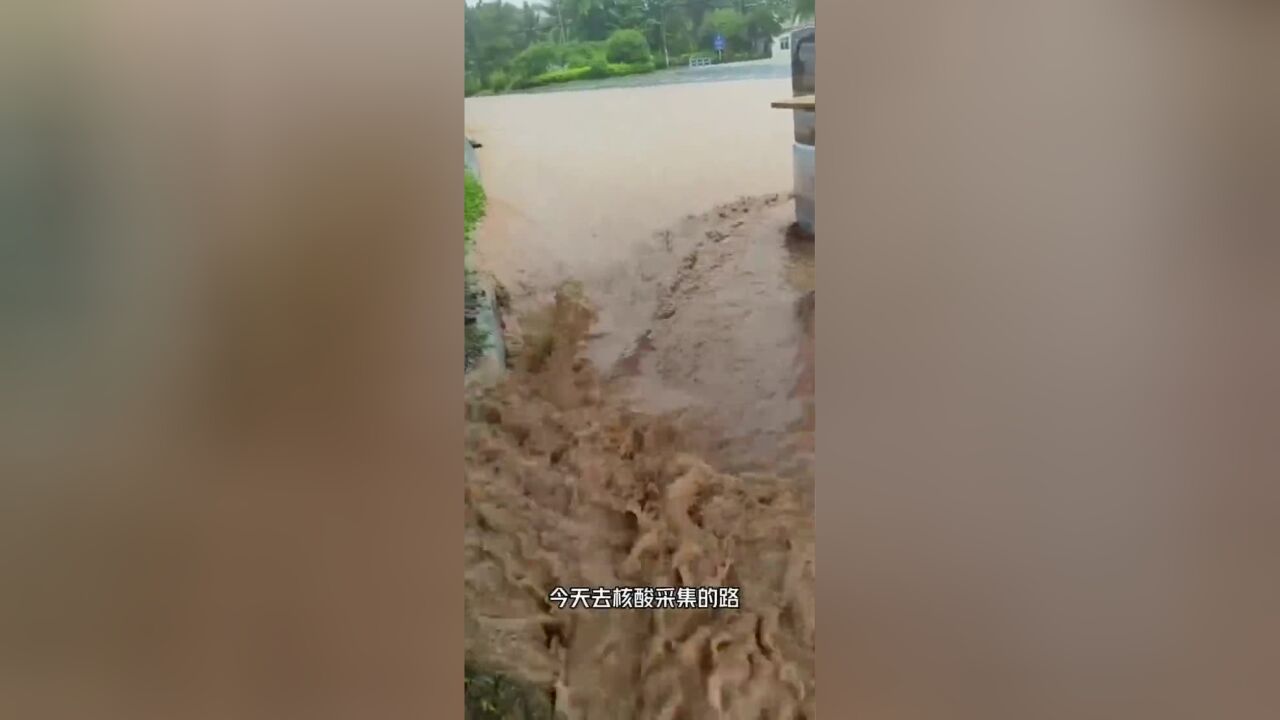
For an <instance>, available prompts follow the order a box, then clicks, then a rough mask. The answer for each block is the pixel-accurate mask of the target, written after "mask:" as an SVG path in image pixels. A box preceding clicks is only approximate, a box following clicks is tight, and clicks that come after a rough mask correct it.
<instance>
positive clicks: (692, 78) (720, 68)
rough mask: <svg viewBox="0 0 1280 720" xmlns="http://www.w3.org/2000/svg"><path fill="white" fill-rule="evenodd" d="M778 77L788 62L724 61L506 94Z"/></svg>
mask: <svg viewBox="0 0 1280 720" xmlns="http://www.w3.org/2000/svg"><path fill="white" fill-rule="evenodd" d="M779 78H784V79H788V80H789V79H790V78H791V65H790V64H789V63H779V62H775V61H773V60H748V61H745V62H735V63H725V64H723V65H704V66H702V67H692V68H691V67H682V68H672V69H670V70H655V71H654V72H651V73H645V74H643V75H627V76H625V77H616V78H600V79H598V80H577V81H574V82H570V83H563V84H558V85H546V86H543V87H539V88H529V89H527V90H518V91H512V92H511V93H506V94H531V93H555V92H572V91H578V90H602V89H605V88H638V87H650V86H653V85H680V84H684V83H705V82H725V81H731V80H775V79H779Z"/></svg>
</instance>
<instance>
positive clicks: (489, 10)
mask: <svg viewBox="0 0 1280 720" xmlns="http://www.w3.org/2000/svg"><path fill="white" fill-rule="evenodd" d="M464 18H465V19H469V22H467V27H465V28H464V31H466V32H467V34H466V36H464V37H469V38H470V40H471V46H470V47H469V48H467V49H468V50H469V51H470V53H469V57H468V60H471V59H472V58H474V64H473V65H472V67H473V69H474V72H475V73H476V74H477V75H478V76H479V77H482V78H489V77H492V75H493V73H494V72H495V71H497V70H501V69H502V68H504V67H505V66H506V65H507V64H508V63H510V62H511V60H512V59H513V58H514V57H515V56H516V54H517V53H519V52H520V51H521V50H523V49H524V44H523V43H522V42H521V38H522V34H521V29H520V9H519V8H517V7H516V6H515V5H510V4H507V3H503V2H495V3H484V4H481V5H477V6H476V7H474V8H472V10H471V12H470V13H468V14H467V15H466V16H464Z"/></svg>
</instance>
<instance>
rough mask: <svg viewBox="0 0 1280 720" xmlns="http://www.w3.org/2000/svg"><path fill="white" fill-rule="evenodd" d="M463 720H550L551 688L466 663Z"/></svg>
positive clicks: (553, 710)
mask: <svg viewBox="0 0 1280 720" xmlns="http://www.w3.org/2000/svg"><path fill="white" fill-rule="evenodd" d="M464 673H465V683H464V687H465V693H466V694H465V696H464V697H465V698H466V701H465V703H464V706H465V707H464V712H465V720H552V718H553V715H554V712H555V708H554V707H553V706H552V704H551V693H550V688H540V687H537V686H535V685H532V684H529V683H524V682H520V681H518V680H515V679H513V678H510V677H506V676H503V675H499V674H497V673H493V672H487V671H485V670H481V669H478V668H475V667H473V666H472V665H471V664H470V663H467V664H466V665H465V668H464Z"/></svg>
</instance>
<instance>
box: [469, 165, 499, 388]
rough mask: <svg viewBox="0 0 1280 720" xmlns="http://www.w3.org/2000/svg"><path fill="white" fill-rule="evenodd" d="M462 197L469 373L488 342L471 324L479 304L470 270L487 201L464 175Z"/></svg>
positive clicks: (471, 178)
mask: <svg viewBox="0 0 1280 720" xmlns="http://www.w3.org/2000/svg"><path fill="white" fill-rule="evenodd" d="M464 182H465V185H464V188H465V189H464V197H465V210H464V214H463V221H462V236H463V245H464V247H465V250H464V252H465V255H466V260H465V262H464V267H463V283H462V285H463V292H464V295H463V297H464V298H465V299H464V301H463V302H464V313H465V317H464V322H463V328H464V330H463V349H464V361H463V367H464V368H465V369H466V370H470V369H471V368H472V366H473V365H475V362H476V361H477V360H478V359H480V357H482V356H483V355H484V353H485V351H486V350H488V348H489V343H490V342H491V340H492V338H490V337H489V336H488V333H486V332H485V331H484V329H483V328H481V327H480V326H479V325H478V324H477V323H476V321H475V316H476V313H477V312H479V310H480V303H481V302H483V301H482V298H481V295H480V293H479V291H478V286H477V280H476V274H475V271H474V270H472V269H471V258H470V256H471V248H472V245H473V244H474V243H475V239H474V237H473V234H474V232H475V229H476V226H477V225H479V224H480V220H482V219H483V218H484V214H485V208H486V207H487V205H488V198H487V197H486V196H485V193H484V186H482V185H481V184H480V181H479V180H478V179H477V178H476V177H475V176H474V175H472V174H471V173H470V172H467V173H466V174H465V181H464Z"/></svg>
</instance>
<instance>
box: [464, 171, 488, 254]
mask: <svg viewBox="0 0 1280 720" xmlns="http://www.w3.org/2000/svg"><path fill="white" fill-rule="evenodd" d="M465 175H466V178H465V180H464V184H463V198H464V202H465V207H464V209H463V216H462V233H463V238H464V239H465V240H466V241H467V242H470V241H471V233H472V231H473V230H475V229H476V225H477V224H479V223H480V220H481V219H482V218H484V213H485V208H486V207H487V206H488V200H489V199H488V197H487V196H486V195H485V192H484V186H483V185H481V184H480V181H479V180H477V179H476V176H475V175H472V174H471V173H469V172H468V173H465Z"/></svg>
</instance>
